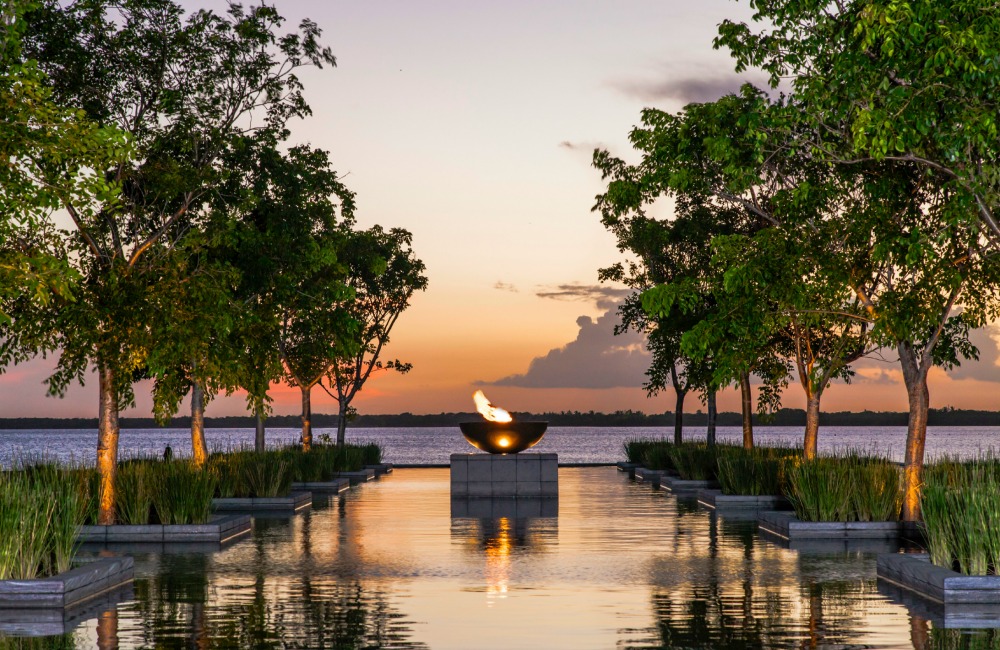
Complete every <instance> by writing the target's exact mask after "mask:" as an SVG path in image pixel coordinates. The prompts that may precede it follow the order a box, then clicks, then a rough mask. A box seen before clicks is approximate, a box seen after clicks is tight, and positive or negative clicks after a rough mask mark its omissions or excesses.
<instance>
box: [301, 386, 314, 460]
mask: <svg viewBox="0 0 1000 650" xmlns="http://www.w3.org/2000/svg"><path fill="white" fill-rule="evenodd" d="M311 392H312V386H308V387H307V386H302V451H309V450H310V449H312V442H313V429H312V404H311V402H310V400H309V397H310V395H309V394H310V393H311Z"/></svg>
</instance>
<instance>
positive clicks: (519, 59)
mask: <svg viewBox="0 0 1000 650" xmlns="http://www.w3.org/2000/svg"><path fill="white" fill-rule="evenodd" d="M188 5H189V6H190V7H194V6H199V7H200V6H205V5H208V6H212V7H214V8H224V3H223V2H221V1H215V0H212V1H211V2H199V3H194V2H190V3H188ZM278 6H279V9H280V11H281V12H282V13H283V14H284V15H285V16H286V17H287V18H288V24H289V25H292V24H296V23H298V21H299V20H301V19H302V18H303V17H306V16H308V17H310V18H312V19H314V20H315V21H316V22H317V23H318V24H319V25H320V26H321V27H322V28H323V29H324V40H325V42H326V43H327V44H329V45H330V46H331V48H332V49H333V51H334V53H335V54H336V56H337V58H338V66H337V67H336V68H335V69H324V70H308V71H306V72H304V73H303V74H302V75H301V79H302V82H303V83H304V85H305V89H306V96H307V99H308V101H309V102H310V104H311V105H312V108H313V113H314V114H313V116H312V117H310V118H308V119H306V120H305V121H302V122H298V123H293V124H292V125H291V130H292V140H293V142H294V143H298V142H303V143H309V144H311V145H313V146H316V147H321V148H324V149H328V150H329V151H330V154H331V160H332V161H333V164H334V166H335V168H336V169H337V170H338V172H339V173H340V174H341V175H342V176H343V178H344V182H345V183H346V184H347V185H348V187H350V188H351V189H352V190H353V191H355V192H356V193H357V199H358V220H359V225H360V226H361V227H367V226H369V225H371V224H375V223H379V224H382V225H383V226H385V227H387V228H389V227H403V228H407V229H409V230H411V231H412V232H413V234H414V240H413V247H414V250H415V252H416V254H417V256H418V257H420V258H421V259H423V260H424V262H425V263H426V265H427V275H428V278H429V288H428V290H427V291H426V292H425V293H421V294H419V295H417V296H415V297H414V299H413V304H412V307H411V308H410V309H409V310H408V311H407V312H405V313H404V314H403V315H402V317H401V318H400V320H399V323H398V325H397V328H396V330H395V331H394V332H393V336H392V342H391V344H390V345H389V347H388V348H387V350H386V355H387V357H389V358H399V359H401V360H403V361H409V362H411V363H413V366H414V367H413V371H412V372H410V373H409V374H407V375H402V376H401V375H395V374H389V373H386V374H383V375H381V376H377V377H374V378H373V379H371V380H370V381H369V383H368V384H367V385H366V387H365V389H364V391H363V392H362V393H361V394H359V395H358V397H357V398H356V400H355V402H354V406H355V407H356V408H357V409H358V411H359V412H360V413H362V414H364V413H398V412H405V411H409V412H413V413H438V412H443V411H471V410H472V408H473V405H472V399H471V395H472V393H473V391H474V390H476V389H477V388H481V389H483V390H484V391H485V392H486V394H487V395H488V396H489V397H490V399H491V400H492V401H493V402H494V403H495V404H497V405H499V406H503V407H504V408H507V409H508V410H512V411H534V412H539V411H563V410H567V411H577V410H578V411H590V410H595V411H615V410H619V409H635V410H641V411H645V412H647V413H662V412H664V411H668V410H672V409H673V403H674V396H673V393H672V391H667V392H666V393H664V394H661V395H659V396H657V397H654V398H647V396H646V394H645V391H644V390H643V389H642V387H641V384H642V380H643V377H642V374H643V371H644V370H645V367H646V364H647V363H648V358H647V357H646V356H645V355H644V353H643V352H642V350H641V349H639V347H640V343H641V341H640V340H639V339H636V338H635V337H632V338H628V337H626V338H618V339H616V338H615V337H614V336H612V334H611V329H612V328H613V326H614V324H615V322H616V320H615V315H614V310H615V307H616V302H615V301H616V300H620V298H621V295H622V293H621V289H622V288H621V287H611V286H602V285H599V283H598V281H597V270H598V269H599V268H601V267H603V266H608V265H610V264H612V263H614V262H617V261H619V260H620V259H621V255H620V253H619V252H618V251H617V250H616V248H615V241H614V238H613V237H612V236H611V235H610V234H609V233H608V232H606V231H605V229H604V228H603V227H602V226H601V224H600V222H599V219H598V217H597V215H596V214H594V213H593V212H591V207H592V205H593V203H594V196H595V195H596V194H598V193H599V192H601V191H602V190H603V184H602V182H601V179H600V175H599V173H598V172H597V171H596V170H595V169H593V168H592V166H591V156H592V153H593V150H594V148H595V147H605V148H608V149H610V150H611V151H612V153H615V154H617V155H621V156H623V157H625V158H626V159H634V155H633V154H632V153H631V151H630V147H629V144H628V139H627V136H628V133H629V131H630V129H631V128H632V126H633V125H634V124H636V123H637V122H638V121H639V117H640V111H641V110H642V109H643V108H644V107H647V106H655V107H657V108H662V109H665V110H671V111H675V110H679V109H680V108H681V107H682V106H683V105H684V104H686V103H688V102H691V101H709V100H712V99H715V98H717V97H718V96H720V95H721V94H723V93H725V92H729V91H732V90H735V89H736V88H738V86H739V85H740V83H742V82H744V81H752V82H757V83H760V82H761V78H762V76H761V75H760V74H759V73H755V72H753V71H750V72H748V73H746V74H741V75H737V74H736V73H734V72H733V64H732V61H731V60H730V59H729V57H728V55H727V54H726V53H725V52H720V51H716V50H713V49H712V38H713V37H714V36H715V34H716V25H718V23H719V22H720V21H721V20H723V19H724V18H733V19H739V20H746V19H749V7H748V6H747V4H746V3H739V4H738V3H733V2H729V1H728V0H705V1H703V2H698V3H681V2H671V1H663V0H639V1H636V2H630V3H628V4H627V5H622V4H619V3H610V2H608V3H579V2H576V0H555V1H553V2H546V3H530V2H527V1H525V0H511V1H510V2H504V3H482V2H480V3H454V2H446V1H445V0H429V1H428V2H421V3H412V2H407V1H405V0H378V1H375V2H363V3H357V2H347V1H346V0H333V1H330V2H324V3H315V2H309V1H307V0H283V1H282V2H281V3H279V5H278ZM567 16H572V17H573V19H572V20H566V17H567ZM670 209H671V204H670V202H669V201H660V202H658V204H657V205H656V206H655V208H654V211H656V212H657V214H658V215H659V214H662V216H669V214H670ZM977 341H978V342H979V344H980V349H981V350H982V360H981V361H979V362H977V363H973V364H967V366H965V367H963V368H962V369H961V370H960V371H958V372H955V373H952V374H951V375H945V373H943V372H941V371H935V372H934V373H933V375H932V378H931V403H932V406H934V407H942V406H954V407H956V408H975V409H990V410H992V409H998V408H1000V403H998V400H997V399H996V397H995V396H996V395H998V394H1000V393H998V388H1000V385H998V383H1000V369H998V368H997V365H996V361H997V357H998V356H1000V351H998V349H997V345H996V342H995V341H994V339H993V338H992V334H991V333H987V332H981V333H979V335H978V338H977ZM886 356H887V358H889V359H890V360H891V359H892V358H894V355H892V354H891V353H887V355H886ZM51 365H52V361H51V359H50V360H48V361H43V360H35V361H33V362H31V363H28V364H25V365H23V366H19V367H14V368H8V369H7V370H6V374H4V375H0V417H30V416H56V417H96V415H97V381H96V376H93V375H92V376H91V379H90V380H89V381H88V382H87V385H86V386H85V387H80V386H74V387H72V388H71V389H70V390H69V392H68V394H67V395H66V397H65V398H64V399H55V398H47V397H45V387H44V386H43V385H42V381H43V380H44V378H45V376H46V374H47V371H48V368H50V367H51ZM271 396H272V397H273V399H274V405H275V411H276V412H277V413H280V414H293V413H296V412H298V408H299V404H300V400H299V392H298V390H297V389H293V388H289V387H287V386H275V387H274V388H273V390H272V391H271ZM137 398H138V405H137V407H136V408H135V409H131V410H129V411H127V412H126V413H124V415H127V416H128V415H131V416H146V415H149V412H150V400H149V397H148V388H147V387H146V386H144V385H140V386H139V387H138V390H137ZM312 400H313V408H314V411H316V412H330V411H333V410H334V409H333V400H332V399H331V398H330V397H328V396H327V395H326V394H325V393H324V392H323V391H322V390H320V389H318V388H317V389H315V390H314V391H313V395H312ZM785 405H786V406H790V407H802V406H803V400H802V399H801V389H800V388H799V387H798V386H797V385H795V384H793V385H791V386H790V387H789V389H788V390H787V391H786V398H785ZM719 407H720V410H730V411H735V410H738V408H739V404H738V401H737V399H736V396H735V395H734V394H733V393H732V391H727V392H725V393H724V394H722V395H721V397H720V400H719ZM186 408H187V407H186V406H183V407H182V409H186ZM688 408H689V409H690V410H692V411H693V410H697V409H699V408H703V407H702V405H701V404H700V403H699V401H698V399H697V397H695V396H692V397H691V398H689V400H688ZM823 408H824V410H828V411H838V410H861V409H870V410H876V411H888V410H892V411H902V410H905V409H906V394H905V391H904V389H903V387H902V384H901V382H900V381H899V376H898V371H897V370H896V365H895V364H893V363H890V362H885V363H878V364H875V363H870V364H867V365H866V366H865V367H864V368H863V369H862V370H860V375H859V377H858V380H857V381H856V382H855V383H854V384H852V385H850V386H844V385H835V386H833V387H831V388H830V389H829V392H828V394H827V395H826V397H825V398H824V400H823ZM245 412H246V408H245V404H244V401H243V399H242V398H241V397H240V396H232V397H228V398H226V397H220V398H218V399H217V400H215V401H214V402H212V403H211V404H210V405H209V407H208V411H207V414H208V415H209V416H213V415H216V416H221V415H238V414H243V413H245ZM181 414H184V411H183V410H182V412H181Z"/></svg>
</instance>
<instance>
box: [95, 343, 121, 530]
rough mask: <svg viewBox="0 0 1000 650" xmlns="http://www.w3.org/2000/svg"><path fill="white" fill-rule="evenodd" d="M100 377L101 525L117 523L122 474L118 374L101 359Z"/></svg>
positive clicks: (98, 430) (98, 363)
mask: <svg viewBox="0 0 1000 650" xmlns="http://www.w3.org/2000/svg"><path fill="white" fill-rule="evenodd" d="M97 367H98V375H99V377H100V416H99V422H98V425H97V473H98V474H99V475H100V488H99V489H100V493H99V494H100V496H99V502H98V510H97V523H98V524H99V525H101V526H107V525H110V524H113V523H115V502H116V500H117V499H116V495H115V474H116V473H117V471H118V397H117V395H116V394H115V373H114V370H113V369H112V368H111V366H109V365H108V364H107V362H106V361H104V360H103V359H101V358H100V355H98V359H97Z"/></svg>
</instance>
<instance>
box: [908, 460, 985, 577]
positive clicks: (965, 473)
mask: <svg viewBox="0 0 1000 650" xmlns="http://www.w3.org/2000/svg"><path fill="white" fill-rule="evenodd" d="M920 507H921V512H922V514H923V526H924V531H925V534H926V537H927V550H928V552H929V553H930V556H931V562H933V563H934V564H936V565H938V566H943V567H946V568H949V569H953V570H955V571H959V572H960V573H964V574H966V575H997V574H998V573H1000V460H998V459H997V458H996V457H995V456H994V455H993V453H992V452H990V453H988V454H986V455H981V456H980V457H979V458H976V459H974V460H970V461H964V462H963V461H958V460H956V459H953V458H947V457H946V458H943V459H941V460H940V461H938V462H936V463H934V464H932V465H930V466H929V467H928V468H927V469H926V471H925V472H924V487H923V490H922V493H921V504H920Z"/></svg>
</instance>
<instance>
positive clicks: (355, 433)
mask: <svg viewBox="0 0 1000 650" xmlns="http://www.w3.org/2000/svg"><path fill="white" fill-rule="evenodd" d="M802 433H803V431H802V428H801V427H766V426H758V427H756V428H755V430H754V436H755V440H756V442H757V443H758V444H779V443H780V444H801V441H802ZM313 435H314V437H315V438H316V439H317V440H322V439H323V438H324V436H331V437H335V436H336V431H335V430H333V429H323V428H319V429H314V430H313ZM206 438H207V439H208V445H209V449H210V450H212V451H215V450H220V451H224V450H231V449H238V448H242V447H252V446H253V441H254V431H253V429H252V428H233V429H206ZM629 438H667V439H672V438H673V428H672V427H549V430H548V431H547V432H546V434H545V437H544V438H542V440H541V442H539V443H538V444H537V445H536V446H535V447H533V448H532V451H538V452H555V453H557V454H559V462H560V463H563V464H566V463H615V462H618V461H621V460H624V458H625V455H624V451H623V449H622V445H623V443H624V442H625V441H626V440H628V439H629ZM685 438H686V439H687V440H704V439H705V430H704V428H703V427H700V428H695V427H692V428H690V429H687V430H686V431H685ZM718 439H719V440H720V441H733V442H737V441H739V440H741V439H742V431H741V429H740V428H739V427H719V428H718ZM298 440H299V430H298V429H293V428H272V429H268V430H267V441H268V445H269V446H282V445H290V444H295V443H297V442H298ZM347 440H348V442H369V441H374V442H378V443H379V444H380V445H382V448H383V449H384V456H385V458H384V459H385V461H386V462H389V463H395V464H399V465H446V464H448V461H449V456H450V455H451V454H453V453H466V452H474V451H476V450H475V449H473V447H471V446H470V445H469V444H468V443H467V442H466V441H465V440H464V438H462V434H461V433H460V432H459V430H458V427H453V426H445V427H379V428H349V429H348V430H347ZM905 441H906V427H823V428H821V429H820V435H819V447H820V453H832V452H836V451H837V450H843V449H863V450H870V451H876V452H879V453H882V454H886V455H888V456H890V457H891V458H892V459H893V460H896V461H901V460H902V459H903V451H904V444H905ZM167 445H169V446H170V447H171V450H172V452H173V454H174V456H175V457H184V456H188V455H190V450H191V434H190V431H189V430H187V429H161V428H156V429H123V430H122V432H121V439H120V454H121V456H122V457H123V458H128V457H134V456H162V454H163V451H164V449H165V448H166V447H167ZM991 447H996V448H997V449H998V450H1000V427H930V428H929V429H928V433H927V458H928V460H930V459H933V458H935V457H937V456H940V455H943V454H949V455H952V456H959V457H972V456H975V455H977V454H978V453H981V452H985V451H987V450H989V449H990V448H991ZM96 449H97V430H96V429H90V430H87V429H11V430H0V465H3V466H5V467H6V466H9V465H10V463H12V462H13V461H15V460H16V459H23V458H38V457H44V458H48V459H52V460H59V461H64V462H66V461H75V462H80V463H86V464H92V463H93V459H94V457H95V454H96Z"/></svg>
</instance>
